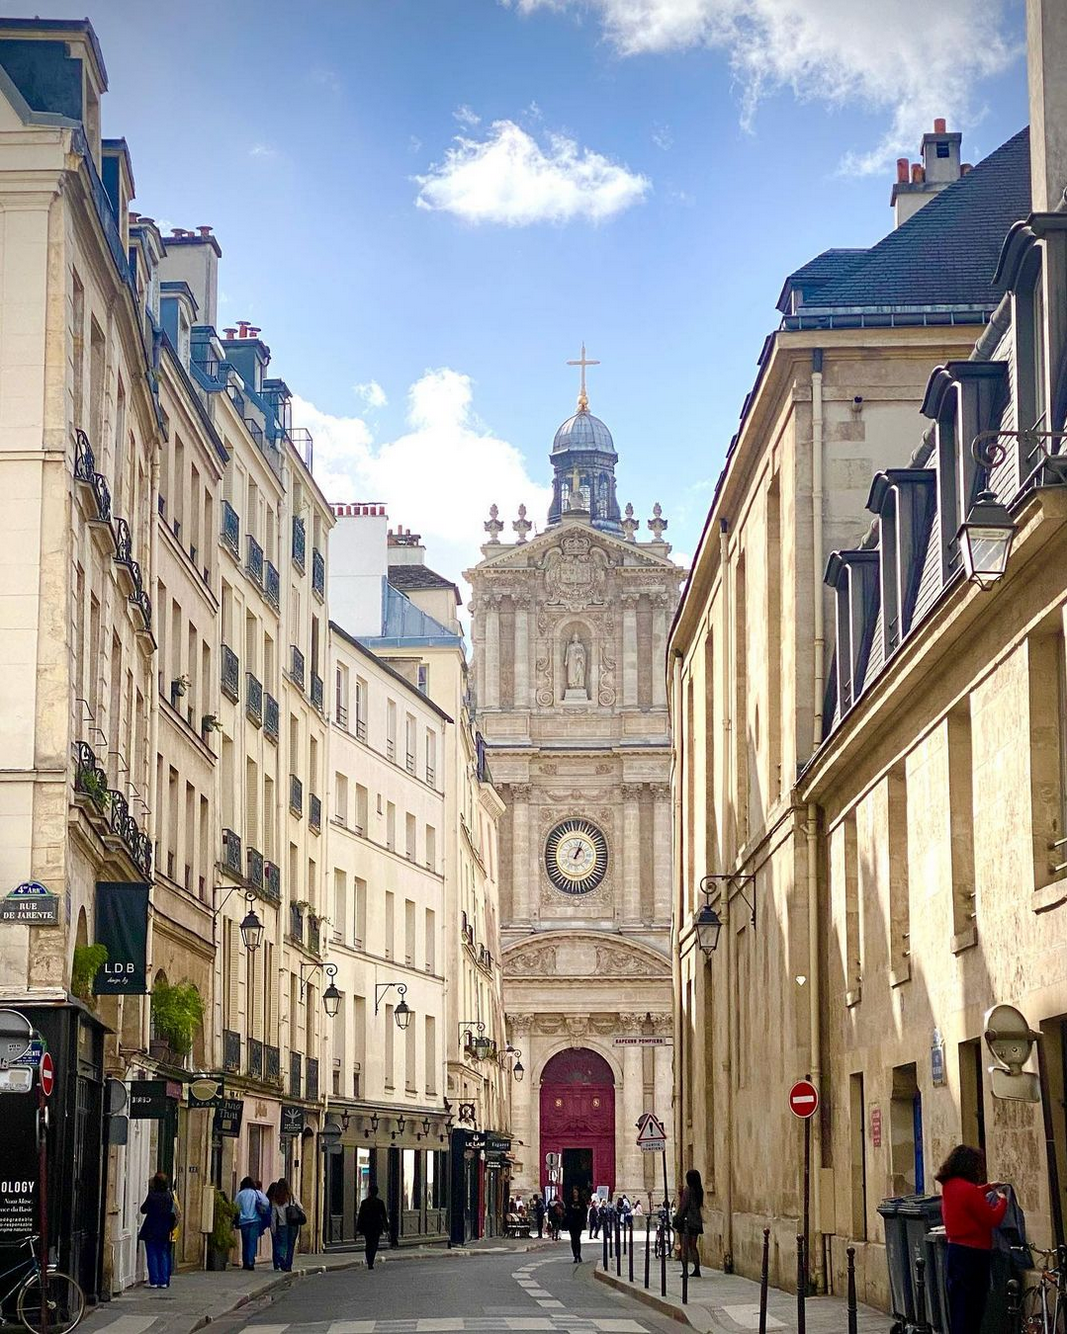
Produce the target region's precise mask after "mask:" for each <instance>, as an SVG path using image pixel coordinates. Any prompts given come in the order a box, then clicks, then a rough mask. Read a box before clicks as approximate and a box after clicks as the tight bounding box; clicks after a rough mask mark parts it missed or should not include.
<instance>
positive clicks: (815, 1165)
mask: <svg viewBox="0 0 1067 1334" xmlns="http://www.w3.org/2000/svg"><path fill="white" fill-rule="evenodd" d="M806 832H807V844H808V1025H809V1028H810V1035H811V1036H810V1043H811V1082H812V1083H813V1084H814V1085H815V1087H816V1088H817V1089H818V1090H819V1097H820V1099H821V1100H822V1102H823V1103H825V1098H824V1097H823V1090H822V1028H821V1025H820V1022H819V993H820V990H821V985H822V977H821V962H820V954H819V949H820V943H819V808H818V806H817V805H816V804H815V802H813V801H809V802H808V818H807V830H806ZM814 1122H815V1124H814V1125H813V1126H812V1131H813V1132H814V1133H813V1134H812V1137H811V1138H812V1144H811V1160H812V1161H811V1168H812V1177H813V1179H814V1197H815V1227H814V1232H815V1233H816V1234H819V1237H820V1244H819V1245H818V1246H813V1247H812V1252H813V1254H814V1255H815V1257H816V1261H815V1275H814V1277H815V1281H816V1286H817V1287H818V1286H819V1279H820V1274H819V1270H821V1271H822V1274H821V1277H822V1281H823V1283H824V1284H825V1283H826V1281H827V1272H828V1269H827V1264H826V1238H825V1237H823V1236H822V1235H821V1232H822V1229H821V1228H820V1226H819V1220H820V1217H821V1214H822V1171H821V1169H822V1112H821V1110H820V1111H819V1112H818V1113H817V1114H816V1116H815V1118H814ZM823 1290H824V1291H825V1290H826V1289H825V1288H824V1289H823Z"/></svg>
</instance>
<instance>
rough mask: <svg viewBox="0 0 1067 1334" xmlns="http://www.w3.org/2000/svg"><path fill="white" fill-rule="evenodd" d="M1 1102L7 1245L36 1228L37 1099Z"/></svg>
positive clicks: (1, 1202)
mask: <svg viewBox="0 0 1067 1334" xmlns="http://www.w3.org/2000/svg"><path fill="white" fill-rule="evenodd" d="M27 1073H29V1072H28V1071H27ZM2 1102H3V1121H4V1133H3V1135H2V1136H0V1248H6V1247H13V1246H17V1245H18V1244H19V1243H20V1242H21V1241H22V1239H23V1237H25V1236H26V1234H27V1233H29V1232H36V1231H37V1230H38V1224H39V1221H40V1220H39V1218H38V1214H37V1209H38V1202H37V1187H38V1173H37V1167H38V1159H37V1136H36V1124H37V1121H36V1117H37V1108H36V1102H37V1099H36V1098H33V1099H29V1098H10V1097H4V1098H3V1099H2ZM5 1263H6V1262H5Z"/></svg>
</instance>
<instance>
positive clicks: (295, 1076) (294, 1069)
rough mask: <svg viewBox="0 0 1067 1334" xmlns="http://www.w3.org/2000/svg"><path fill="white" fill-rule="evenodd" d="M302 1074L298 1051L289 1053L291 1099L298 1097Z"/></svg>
mask: <svg viewBox="0 0 1067 1334" xmlns="http://www.w3.org/2000/svg"><path fill="white" fill-rule="evenodd" d="M302 1073H303V1059H302V1057H301V1055H300V1053H299V1052H298V1051H291V1052H290V1053H289V1096H290V1097H291V1098H299V1097H300V1086H301V1082H302V1081H301V1075H302Z"/></svg>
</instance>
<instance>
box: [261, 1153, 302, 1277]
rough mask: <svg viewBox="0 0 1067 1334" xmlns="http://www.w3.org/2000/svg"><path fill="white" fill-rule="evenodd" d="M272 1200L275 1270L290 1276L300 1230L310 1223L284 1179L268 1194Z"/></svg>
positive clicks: (271, 1213)
mask: <svg viewBox="0 0 1067 1334" xmlns="http://www.w3.org/2000/svg"><path fill="white" fill-rule="evenodd" d="M268 1199H269V1200H270V1205H271V1207H270V1241H271V1254H272V1258H273V1260H274V1268H275V1269H279V1270H281V1271H282V1272H283V1273H286V1274H290V1273H292V1270H293V1255H294V1254H295V1252H296V1243H297V1238H298V1237H299V1235H300V1229H301V1228H302V1227H303V1226H304V1224H305V1223H306V1222H307V1221H308V1220H307V1214H305V1213H304V1209H303V1206H302V1205H301V1203H300V1201H299V1200H298V1199H297V1198H296V1196H295V1195H294V1194H293V1192H292V1189H291V1188H290V1186H289V1183H288V1181H286V1179H285V1178H284V1177H282V1179H281V1180H280V1181H276V1182H275V1183H274V1185H273V1186H272V1187H271V1189H270V1192H269V1193H268Z"/></svg>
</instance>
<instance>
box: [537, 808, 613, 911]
mask: <svg viewBox="0 0 1067 1334" xmlns="http://www.w3.org/2000/svg"><path fill="white" fill-rule="evenodd" d="M607 869H608V840H607V839H606V838H605V837H604V834H603V832H602V831H601V830H600V829H598V828H597V826H596V825H595V824H593V822H592V821H591V820H583V819H580V818H579V817H574V818H572V819H570V820H562V821H561V822H560V823H559V824H558V825H556V827H555V829H553V830H552V832H551V833H550V834H549V836H548V839H547V840H546V842H545V870H546V871H547V872H548V878H549V879H550V880H551V881H552V883H553V884H554V885H555V887H556V888H557V889H558V890H560V891H561V892H562V893H564V894H588V893H589V891H590V890H592V889H596V887H597V885H599V884H600V882H601V880H603V879H604V873H605V872H606V871H607Z"/></svg>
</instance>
